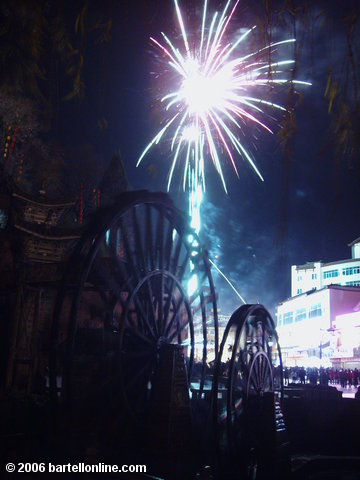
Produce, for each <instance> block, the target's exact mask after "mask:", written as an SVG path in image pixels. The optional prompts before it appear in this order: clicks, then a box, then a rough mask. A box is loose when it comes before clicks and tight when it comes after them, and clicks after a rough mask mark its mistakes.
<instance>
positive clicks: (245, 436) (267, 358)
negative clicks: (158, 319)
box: [213, 304, 284, 479]
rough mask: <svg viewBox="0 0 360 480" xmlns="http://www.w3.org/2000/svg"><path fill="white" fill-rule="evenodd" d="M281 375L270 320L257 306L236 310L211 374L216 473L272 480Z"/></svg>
mask: <svg viewBox="0 0 360 480" xmlns="http://www.w3.org/2000/svg"><path fill="white" fill-rule="evenodd" d="M282 371H283V370H282V360H281V351H280V347H279V343H278V337H277V333H276V329H275V325H274V321H273V319H272V317H271V315H270V314H269V312H268V311H267V310H266V308H265V307H263V306H262V305H258V304H255V305H243V306H241V307H240V308H238V309H237V310H236V311H235V312H234V313H233V315H232V316H231V318H230V320H229V322H228V324H227V326H226V329H225V332H224V335H223V339H222V342H221V345H220V351H219V356H218V359H217V364H216V369H215V374H214V384H213V398H214V403H213V405H214V410H213V415H214V430H215V437H216V445H217V450H218V453H219V461H220V468H221V469H224V470H228V471H229V470H230V471H231V470H232V473H234V471H235V472H236V475H239V478H249V479H250V478H254V479H255V478H276V475H275V474H274V472H275V471H276V468H277V466H276V465H275V463H274V462H275V461H277V458H278V455H277V452H276V451H275V450H276V445H277V443H279V442H278V438H277V437H278V433H281V432H282V431H283V430H284V423H283V420H282V414H281V400H282V398H283V378H282ZM273 474H274V475H275V476H273ZM229 475H230V473H229Z"/></svg>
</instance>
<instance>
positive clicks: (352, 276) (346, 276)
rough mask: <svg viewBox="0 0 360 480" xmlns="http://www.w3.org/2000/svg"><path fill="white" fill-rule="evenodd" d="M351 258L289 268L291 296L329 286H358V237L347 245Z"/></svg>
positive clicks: (359, 276) (359, 264)
mask: <svg viewBox="0 0 360 480" xmlns="http://www.w3.org/2000/svg"><path fill="white" fill-rule="evenodd" d="M349 247H351V258H350V259H348V260H340V261H338V262H330V263H322V262H320V261H318V262H308V263H306V264H305V265H293V266H292V267H291V296H292V297H295V296H296V295H300V294H301V293H304V292H308V291H310V290H313V289H315V290H319V289H321V288H323V287H326V286H329V285H333V284H336V285H346V286H351V287H354V286H355V287H359V286H360V237H359V238H357V239H356V240H354V241H353V242H352V243H350V244H349Z"/></svg>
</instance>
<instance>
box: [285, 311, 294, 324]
mask: <svg viewBox="0 0 360 480" xmlns="http://www.w3.org/2000/svg"><path fill="white" fill-rule="evenodd" d="M293 321H294V316H293V312H286V313H284V325H290V323H293Z"/></svg>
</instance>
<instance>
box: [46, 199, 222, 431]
mask: <svg viewBox="0 0 360 480" xmlns="http://www.w3.org/2000/svg"><path fill="white" fill-rule="evenodd" d="M52 344H53V347H52V354H51V362H50V389H51V392H52V397H53V399H54V400H55V401H56V403H57V404H58V405H60V406H65V407H64V408H66V409H67V410H68V409H70V408H71V410H72V412H75V417H76V416H78V415H83V416H84V418H85V419H88V418H92V417H91V416H89V415H90V414H94V415H93V417H94V418H101V419H102V420H101V421H102V422H103V421H104V418H105V419H107V420H109V418H111V419H112V420H111V423H116V422H117V421H118V420H119V419H122V420H124V421H130V420H129V419H131V421H132V422H134V423H137V424H141V425H143V424H144V423H146V421H147V416H148V413H149V412H148V408H149V405H150V404H151V402H150V397H151V392H152V386H153V381H154V378H155V377H156V372H157V368H158V363H159V352H160V350H161V347H162V345H164V344H176V345H180V346H181V347H182V351H183V354H184V356H185V359H186V364H187V374H188V380H189V382H193V383H196V384H197V388H199V389H200V390H201V389H202V388H203V386H204V375H205V370H206V363H207V362H208V361H209V360H211V359H214V358H215V356H216V354H217V351H218V337H217V309H216V296H215V291H214V285H213V281H212V277H211V273H210V267H209V262H208V257H207V253H206V251H205V250H204V249H203V247H202V246H201V245H200V242H199V239H198V238H197V236H196V235H195V234H194V232H193V231H192V230H191V229H190V228H189V227H188V222H187V221H186V219H185V218H184V216H183V215H182V214H181V213H180V212H179V211H178V210H177V209H176V208H175V207H174V206H173V204H172V202H171V201H170V199H169V198H168V196H166V195H165V194H161V193H149V192H145V191H139V192H129V193H126V194H123V195H121V197H120V198H119V199H118V200H117V202H116V204H115V205H113V206H112V207H111V208H108V209H104V210H100V211H99V212H98V215H97V216H96V218H94V219H93V221H92V222H91V223H90V225H89V227H88V229H87V230H86V232H85V234H84V235H83V237H82V239H81V241H80V242H79V245H78V247H77V248H76V250H75V252H74V254H73V257H72V260H71V261H70V263H69V271H68V274H67V275H66V277H65V279H64V282H63V286H62V288H61V290H60V292H59V295H58V298H57V302H56V308H55V315H54V322H53V327H52ZM89 412H90V413H89Z"/></svg>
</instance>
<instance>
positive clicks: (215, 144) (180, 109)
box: [137, 0, 310, 231]
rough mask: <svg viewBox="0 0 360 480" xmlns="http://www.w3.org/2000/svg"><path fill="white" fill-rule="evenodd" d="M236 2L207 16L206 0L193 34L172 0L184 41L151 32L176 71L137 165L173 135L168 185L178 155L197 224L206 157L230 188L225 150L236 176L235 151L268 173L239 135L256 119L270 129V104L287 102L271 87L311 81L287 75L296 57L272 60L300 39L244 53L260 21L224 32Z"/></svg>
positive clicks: (192, 213) (184, 183)
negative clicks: (274, 97)
mask: <svg viewBox="0 0 360 480" xmlns="http://www.w3.org/2000/svg"><path fill="white" fill-rule="evenodd" d="M238 3H239V0H237V1H236V2H235V3H234V2H233V1H232V0H229V1H228V2H227V3H226V5H225V8H224V10H223V11H222V13H221V14H219V13H218V12H216V13H215V14H214V15H213V16H212V19H211V21H210V22H209V21H208V19H207V17H208V14H207V13H208V2H207V0H205V1H204V8H203V15H202V23H201V28H200V34H197V35H194V33H195V32H188V31H187V30H186V27H185V23H184V20H183V15H182V12H181V10H180V8H179V5H178V1H177V0H174V4H175V9H176V15H177V20H178V23H179V27H180V31H181V37H182V42H183V43H182V46H181V47H180V48H177V47H176V46H175V45H174V43H173V42H172V41H171V40H170V39H169V37H168V36H167V35H166V34H165V33H162V41H158V40H157V39H155V38H153V37H151V41H152V42H153V44H154V45H155V46H156V48H158V49H160V51H161V53H162V55H163V56H164V57H165V59H166V61H167V65H166V69H167V70H170V71H171V72H172V73H173V76H172V81H171V82H169V84H168V85H167V86H166V88H167V91H166V92H164V96H163V97H162V99H161V102H162V104H163V109H164V126H163V127H162V128H161V130H160V131H159V132H158V133H157V134H156V136H155V137H154V138H153V139H152V140H151V142H150V143H149V144H148V145H147V147H146V148H145V150H144V151H143V153H142V154H141V156H140V158H139V160H138V162H137V166H138V165H139V164H140V162H141V161H142V160H143V158H144V156H145V155H146V154H147V152H148V151H149V150H150V149H151V147H152V146H154V145H155V144H158V143H159V142H160V141H161V140H163V139H164V138H168V137H170V139H171V147H170V148H171V152H172V163H171V167H170V172H169V177H168V184H167V189H168V190H169V189H170V185H171V182H172V179H173V175H174V171H175V167H176V165H177V164H178V162H180V158H181V159H182V161H183V162H184V167H183V189H184V190H186V189H188V190H189V213H190V217H191V218H192V223H193V227H195V229H196V230H197V231H198V230H199V229H200V224H198V223H197V222H198V221H200V214H199V208H200V203H201V198H202V195H203V192H204V191H205V167H204V166H205V156H207V157H210V158H211V160H212V163H213V164H214V166H215V168H216V171H217V172H218V174H219V176H220V178H221V182H222V185H223V188H224V190H225V192H226V191H227V189H226V183H225V179H224V174H223V169H222V162H221V160H220V157H221V156H222V154H223V153H224V154H225V157H227V158H228V160H229V161H230V162H231V165H232V166H233V168H234V170H235V172H236V175H238V170H237V165H236V162H235V158H234V156H236V155H238V156H239V157H241V158H243V159H245V160H246V161H248V162H249V163H250V165H251V167H252V168H253V169H254V171H255V172H256V173H257V175H258V176H259V177H260V178H261V180H263V177H262V176H261V173H260V171H259V170H258V168H257V167H256V165H255V162H254V160H253V158H252V156H251V154H250V153H249V151H248V149H247V148H246V146H245V145H244V144H243V141H241V140H240V133H242V137H243V138H244V139H245V140H246V139H247V138H248V137H249V135H246V133H247V132H246V131H245V132H244V130H246V129H247V128H248V127H249V126H250V125H251V124H252V125H257V126H258V127H260V128H261V129H264V130H266V131H268V132H270V133H272V131H271V129H270V128H269V126H267V125H266V124H265V123H264V122H265V120H264V119H265V118H266V111H268V110H269V109H270V110H279V111H281V112H284V111H285V110H286V109H285V108H284V107H283V106H281V105H278V104H276V103H272V102H271V101H268V100H266V98H268V95H269V87H275V86H278V85H281V84H306V85H310V84H309V83H308V82H302V81H297V80H293V79H291V80H289V79H288V78H284V77H286V75H284V73H283V72H282V68H283V67H286V68H289V66H290V65H291V64H293V63H294V60H282V61H278V62H271V61H269V58H270V57H271V55H272V54H273V53H274V51H275V50H276V49H277V48H278V47H279V46H280V45H283V44H289V43H293V42H294V41H295V39H288V40H283V41H279V42H276V43H271V44H269V45H267V46H265V47H263V48H261V49H258V50H256V51H254V52H251V53H245V51H244V48H243V49H242V46H243V45H244V44H245V43H246V40H247V39H248V37H249V35H250V34H251V32H253V30H254V29H255V27H252V28H249V29H248V30H246V31H245V33H243V34H241V35H238V36H235V37H234V38H230V39H229V40H228V39H227V38H226V37H229V35H228V30H229V25H230V21H231V19H232V17H233V14H234V12H235V10H236V7H237V5H238ZM232 4H233V6H231V5H232ZM190 33H191V41H190V42H189V38H190ZM241 50H243V51H241ZM269 53H271V55H269ZM290 68H291V67H290ZM244 133H245V134H244ZM195 217H196V218H195ZM197 218H198V220H197Z"/></svg>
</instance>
